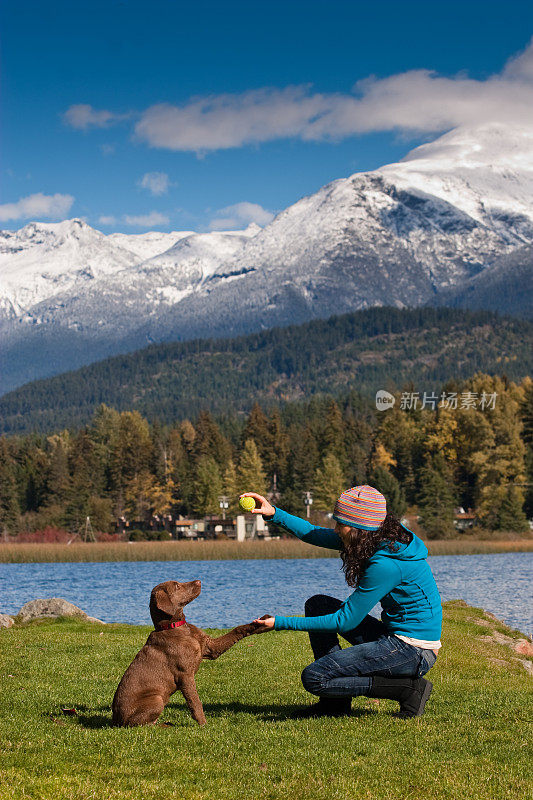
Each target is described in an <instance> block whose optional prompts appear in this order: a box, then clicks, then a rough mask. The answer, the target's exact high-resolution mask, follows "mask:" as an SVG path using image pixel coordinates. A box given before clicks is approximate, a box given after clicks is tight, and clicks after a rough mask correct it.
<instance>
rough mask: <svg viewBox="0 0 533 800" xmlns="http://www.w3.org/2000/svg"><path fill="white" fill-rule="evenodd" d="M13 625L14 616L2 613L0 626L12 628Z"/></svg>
mask: <svg viewBox="0 0 533 800" xmlns="http://www.w3.org/2000/svg"><path fill="white" fill-rule="evenodd" d="M12 625H13V617H10V616H9V614H0V628H10V627H11V626H12Z"/></svg>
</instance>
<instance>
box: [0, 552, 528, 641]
mask: <svg viewBox="0 0 533 800" xmlns="http://www.w3.org/2000/svg"><path fill="white" fill-rule="evenodd" d="M428 563H429V564H430V565H431V569H432V570H433V574H434V575H435V579H436V581H437V585H438V587H439V591H440V593H441V597H442V599H443V600H452V599H459V598H460V599H462V600H465V601H466V602H467V603H468V604H469V605H473V606H478V607H481V608H484V609H486V610H487V611H491V612H492V613H493V614H496V616H497V617H499V618H500V619H502V620H504V621H505V622H506V623H507V624H509V625H511V626H512V627H515V628H518V629H519V630H521V631H523V632H524V633H528V634H531V633H533V619H532V608H533V596H532V573H533V553H499V554H493V555H492V554H491V555H468V556H466V555H464V556H434V557H433V558H429V559H428ZM339 565H340V560H339V559H330V558H324V559H272V560H257V559H254V560H244V561H127V562H104V563H82V564H64V563H54V564H0V612H2V613H6V614H14V613H17V612H18V610H19V609H20V607H21V606H22V605H23V604H24V603H26V602H27V601H28V600H34V599H36V598H38V597H41V598H47V597H63V598H64V599H65V600H69V601H70V602H71V603H74V604H75V605H77V606H79V607H80V608H82V609H83V610H84V611H86V612H87V613H88V614H89V615H90V616H93V617H98V618H99V619H102V620H104V621H105V622H128V623H133V624H150V615H149V612H148V601H149V598H150V591H151V589H152V587H153V586H155V585H156V584H158V583H161V582H162V581H166V580H179V581H188V580H193V579H196V578H200V580H201V581H202V587H203V588H202V593H201V595H200V597H199V598H198V599H197V600H195V601H194V602H193V603H192V604H191V605H190V606H189V607H188V609H186V611H185V614H186V617H187V619H189V620H190V622H192V623H194V624H196V625H199V626H200V627H203V628H229V627H233V626H234V625H238V624H241V623H243V622H248V621H249V620H252V619H253V618H254V617H256V616H260V615H261V614H265V613H267V612H268V613H272V614H276V613H277V614H283V615H290V614H302V613H303V604H304V602H305V600H306V598H307V597H309V596H310V595H312V594H317V593H325V594H331V595H334V596H336V597H339V598H340V599H344V598H346V597H347V596H348V594H349V593H350V589H349V587H347V585H346V583H345V582H344V576H343V573H342V572H341V570H340V569H339ZM377 610H378V609H377V608H376V610H375V612H374V613H376V612H377Z"/></svg>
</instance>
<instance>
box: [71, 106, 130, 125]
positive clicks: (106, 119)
mask: <svg viewBox="0 0 533 800" xmlns="http://www.w3.org/2000/svg"><path fill="white" fill-rule="evenodd" d="M130 116H131V114H115V113H114V112H113V111H106V110H104V109H102V110H101V111H97V110H96V109H95V108H93V107H92V106H90V105H88V104H87V103H78V104H77V105H73V106H70V107H69V108H67V110H66V111H65V113H64V114H63V122H64V123H65V125H69V126H70V127H71V128H76V129H77V130H80V131H86V130H89V128H109V127H110V126H111V125H115V124H116V123H117V122H121V121H122V120H123V119H128V118H129V117H130Z"/></svg>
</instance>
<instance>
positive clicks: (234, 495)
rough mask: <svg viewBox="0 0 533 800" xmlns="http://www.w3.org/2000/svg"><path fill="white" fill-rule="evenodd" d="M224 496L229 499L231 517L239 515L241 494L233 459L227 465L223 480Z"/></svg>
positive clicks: (228, 512) (228, 511)
mask: <svg viewBox="0 0 533 800" xmlns="http://www.w3.org/2000/svg"><path fill="white" fill-rule="evenodd" d="M222 494H224V495H226V497H227V498H228V503H229V505H228V509H227V514H228V516H230V517H233V516H235V515H236V514H237V513H239V492H238V491H237V470H236V469H235V462H234V461H233V459H232V458H230V460H229V461H228V463H227V466H226V469H225V472H224V477H223V480H222Z"/></svg>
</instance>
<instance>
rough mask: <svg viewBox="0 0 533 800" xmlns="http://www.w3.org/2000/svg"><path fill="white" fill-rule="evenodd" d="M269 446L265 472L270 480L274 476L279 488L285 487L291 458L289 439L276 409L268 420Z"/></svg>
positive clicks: (265, 457)
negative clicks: (288, 463) (289, 458)
mask: <svg viewBox="0 0 533 800" xmlns="http://www.w3.org/2000/svg"><path fill="white" fill-rule="evenodd" d="M268 434H269V445H268V448H267V451H266V453H265V455H264V465H265V470H266V472H267V475H268V479H269V480H272V479H273V476H274V474H275V475H276V478H277V483H278V486H281V487H283V485H284V483H285V481H286V479H287V462H288V457H289V438H288V435H287V431H286V430H285V426H284V425H283V421H282V419H281V414H280V412H279V409H277V408H275V409H273V411H272V412H271V414H270V418H269V420H268Z"/></svg>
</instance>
